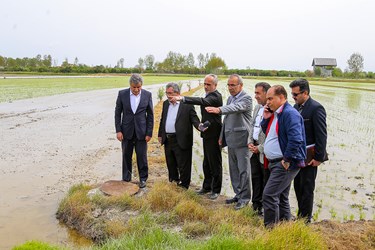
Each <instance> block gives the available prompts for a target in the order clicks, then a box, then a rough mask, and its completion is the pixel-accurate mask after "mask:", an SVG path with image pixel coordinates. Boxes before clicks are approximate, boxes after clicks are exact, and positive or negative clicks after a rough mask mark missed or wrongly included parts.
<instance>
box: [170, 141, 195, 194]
mask: <svg viewBox="0 0 375 250" xmlns="http://www.w3.org/2000/svg"><path fill="white" fill-rule="evenodd" d="M164 151H165V159H166V162H167V168H168V177H169V181H170V182H172V181H175V182H177V183H179V185H181V186H183V187H185V188H187V189H188V188H189V185H190V181H191V158H192V148H189V149H185V150H184V149H182V148H181V147H180V146H179V145H178V143H177V139H176V137H173V138H167V140H166V142H165V144H164Z"/></svg>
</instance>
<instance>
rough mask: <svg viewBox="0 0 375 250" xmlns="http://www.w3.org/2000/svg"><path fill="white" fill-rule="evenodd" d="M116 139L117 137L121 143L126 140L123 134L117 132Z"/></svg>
mask: <svg viewBox="0 0 375 250" xmlns="http://www.w3.org/2000/svg"><path fill="white" fill-rule="evenodd" d="M116 137H117V140H119V141H122V140H124V136H123V134H122V132H117V133H116Z"/></svg>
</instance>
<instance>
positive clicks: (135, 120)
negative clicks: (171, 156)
mask: <svg viewBox="0 0 375 250" xmlns="http://www.w3.org/2000/svg"><path fill="white" fill-rule="evenodd" d="M129 84H130V88H127V89H124V90H121V91H119V94H118V97H117V101H116V108H115V127H116V135H117V139H118V140H119V141H121V146H122V180H123V181H131V179H132V156H133V150H134V147H135V153H136V155H137V166H138V174H139V187H140V188H144V187H146V181H147V178H148V163H147V143H148V142H149V141H150V140H151V137H152V130H153V128H154V111H153V105H152V95H151V92H149V91H147V90H144V89H142V84H143V78H142V76H141V75H139V74H133V75H131V77H130V79H129Z"/></svg>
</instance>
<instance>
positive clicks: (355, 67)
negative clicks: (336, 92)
mask: <svg viewBox="0 0 375 250" xmlns="http://www.w3.org/2000/svg"><path fill="white" fill-rule="evenodd" d="M363 61H364V58H363V56H362V55H361V54H359V53H358V52H357V53H353V54H352V55H351V56H350V58H349V59H348V61H347V63H348V67H349V71H350V72H352V73H353V75H354V77H355V78H358V77H359V73H361V72H362V70H363Z"/></svg>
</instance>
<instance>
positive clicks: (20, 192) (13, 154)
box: [0, 85, 160, 249]
mask: <svg viewBox="0 0 375 250" xmlns="http://www.w3.org/2000/svg"><path fill="white" fill-rule="evenodd" d="M159 87H160V85H154V86H145V88H146V89H148V90H151V91H152V92H153V97H154V104H155V103H157V100H156V91H157V89H158V88H159ZM118 90H119V89H109V90H99V91H89V92H80V93H71V94H63V95H56V96H49V97H41V98H34V99H27V100H20V101H15V102H13V103H0V143H1V150H0V178H1V179H0V190H1V194H0V249H9V248H11V247H12V246H14V245H15V244H20V243H23V242H25V241H26V240H32V239H34V240H43V241H47V242H51V243H59V244H63V245H64V244H75V243H76V242H71V241H75V240H77V238H76V237H71V236H70V235H69V234H71V232H69V231H68V230H67V229H66V228H65V227H63V226H61V225H58V221H57V220H56V219H55V212H56V209H57V206H58V203H59V201H60V200H61V199H62V198H63V197H64V195H65V194H66V192H67V190H68V189H69V187H71V186H72V185H73V184H76V183H98V182H103V180H109V179H119V178H120V177H121V166H120V163H121V153H120V152H121V149H120V144H119V143H118V142H117V141H116V140H115V133H114V118H113V117H114V107H115V101H116V97H117V94H118Z"/></svg>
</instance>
